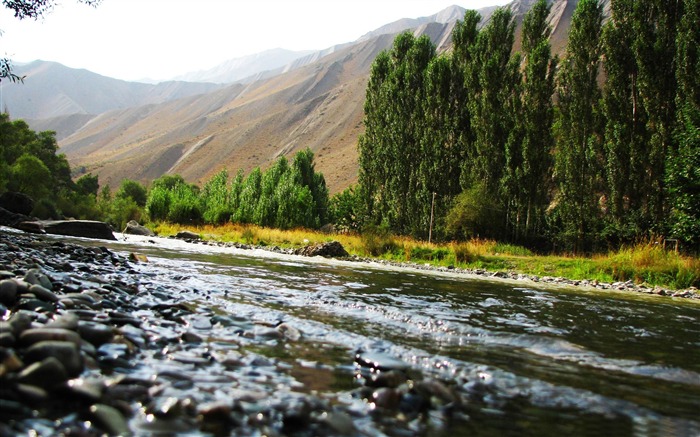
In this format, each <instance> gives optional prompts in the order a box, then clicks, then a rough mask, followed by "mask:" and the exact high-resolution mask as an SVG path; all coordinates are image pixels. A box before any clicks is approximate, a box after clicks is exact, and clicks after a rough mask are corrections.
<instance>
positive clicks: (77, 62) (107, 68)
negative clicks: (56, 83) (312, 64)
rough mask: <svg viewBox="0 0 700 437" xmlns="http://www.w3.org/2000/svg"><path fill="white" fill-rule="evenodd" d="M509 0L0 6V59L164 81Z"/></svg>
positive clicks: (125, 0)
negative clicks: (37, 15)
mask: <svg viewBox="0 0 700 437" xmlns="http://www.w3.org/2000/svg"><path fill="white" fill-rule="evenodd" d="M508 2H509V0H354V1H347V0H302V1H297V0H255V1H252V0H103V2H102V4H101V5H100V6H98V7H97V8H91V7H89V6H86V5H84V4H80V3H78V2H77V1H76V0H59V3H60V4H59V5H58V6H57V7H56V8H55V10H54V11H53V12H51V13H49V14H48V15H46V17H45V18H44V19H41V20H38V21H34V20H27V19H25V20H22V21H19V20H17V19H16V18H14V16H13V15H12V13H11V11H10V10H9V9H6V8H4V7H2V6H0V30H2V32H3V35H1V36H0V57H9V58H11V59H13V60H14V61H15V62H28V61H33V60H35V59H42V60H46V61H56V62H60V63H62V64H65V65H67V66H69V67H73V68H86V69H88V70H91V71H94V72H96V73H100V74H103V75H106V76H111V77H116V78H119V79H127V80H138V79H143V78H152V79H168V78H171V77H173V76H176V75H178V74H182V73H186V72H189V71H194V70H201V69H208V68H211V67H213V66H215V65H217V64H219V63H221V62H223V61H225V60H228V59H232V58H238V57H241V56H246V55H250V54H254V53H258V52H261V51H263V50H267V49H272V48H278V47H279V48H285V49H290V50H316V49H324V48H327V47H330V46H332V45H335V44H340V43H344V42H350V41H354V40H356V39H357V38H359V37H360V36H362V35H363V34H365V33H367V32H369V31H371V30H374V29H376V28H378V27H380V26H382V25H384V24H387V23H390V22H392V21H395V20H398V19H400V18H405V17H408V18H417V17H423V16H427V15H432V14H434V13H436V12H438V11H440V10H442V9H444V8H446V7H448V6H450V5H453V4H458V5H459V6H462V7H464V8H466V9H478V8H481V7H484V6H493V5H503V4H507V3H508Z"/></svg>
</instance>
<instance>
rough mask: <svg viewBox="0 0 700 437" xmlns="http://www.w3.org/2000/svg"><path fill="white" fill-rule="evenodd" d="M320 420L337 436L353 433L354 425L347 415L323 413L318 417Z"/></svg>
mask: <svg viewBox="0 0 700 437" xmlns="http://www.w3.org/2000/svg"><path fill="white" fill-rule="evenodd" d="M320 420H321V422H323V423H325V424H326V425H328V426H329V427H330V428H331V429H333V431H335V432H337V433H338V434H341V435H350V434H353V433H354V432H355V424H354V423H353V422H352V418H351V417H350V415H348V414H347V413H340V412H335V411H331V412H327V413H323V414H321V416H320Z"/></svg>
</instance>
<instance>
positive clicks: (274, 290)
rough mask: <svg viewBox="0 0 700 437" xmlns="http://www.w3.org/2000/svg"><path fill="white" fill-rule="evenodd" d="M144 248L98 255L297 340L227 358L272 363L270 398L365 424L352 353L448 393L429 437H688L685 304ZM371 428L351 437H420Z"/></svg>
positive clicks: (699, 344) (695, 337) (369, 408)
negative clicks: (275, 391) (315, 406)
mask: <svg viewBox="0 0 700 437" xmlns="http://www.w3.org/2000/svg"><path fill="white" fill-rule="evenodd" d="M148 240H149V239H146V238H139V237H132V236H129V237H128V238H127V239H126V241H120V242H118V243H110V244H111V247H112V248H113V249H114V250H116V251H119V252H136V253H139V254H144V255H146V256H147V257H148V258H149V262H148V263H147V264H140V265H139V266H138V270H139V271H140V272H141V273H143V275H144V278H147V280H148V281H149V282H150V283H157V284H159V287H162V289H163V290H164V292H173V293H174V292H179V291H178V290H183V289H184V290H197V291H199V292H200V293H201V294H199V295H196V296H201V297H193V298H191V300H190V301H189V302H188V304H190V305H192V306H194V307H197V308H199V309H200V311H201V312H203V313H207V312H209V314H217V315H224V316H233V317H241V318H242V320H243V319H245V320H252V321H254V322H255V323H266V324H268V325H269V326H274V325H275V324H279V323H280V322H284V323H286V324H288V325H291V326H293V327H295V328H296V329H298V330H299V331H300V332H301V334H302V337H301V339H299V340H298V341H295V342H279V341H270V342H266V343H263V344H260V343H257V344H255V345H250V346H249V347H248V349H246V345H245V344H242V345H241V349H240V350H239V351H238V352H240V353H242V354H246V353H250V354H255V355H256V356H263V357H266V358H267V359H269V360H272V362H273V363H275V366H274V369H273V370H272V374H273V375H276V376H273V377H272V378H273V379H275V378H276V381H277V384H278V388H279V390H287V391H291V392H299V393H313V394H315V395H318V396H321V397H325V398H328V399H333V400H334V401H333V402H339V403H347V404H353V405H354V406H353V407H352V408H355V409H356V410H358V411H364V412H365V413H367V414H372V412H373V410H374V409H375V406H374V405H372V404H371V403H370V402H369V401H367V400H363V399H358V398H357V396H353V395H352V393H353V391H357V389H358V387H359V386H360V383H359V382H358V381H360V380H361V379H362V372H361V371H360V370H358V369H359V365H358V363H357V362H356V356H357V355H358V354H360V355H362V354H364V355H365V356H366V357H379V358H377V360H379V361H387V362H390V364H387V366H388V367H393V365H392V364H391V362H395V363H397V364H396V366H397V367H401V368H403V367H404V366H405V367H406V369H405V371H406V372H408V374H409V375H411V374H415V375H420V378H434V379H436V380H439V381H443V383H444V384H445V385H446V386H449V387H450V389H451V390H452V391H453V392H455V393H458V394H459V396H460V397H461V399H462V401H461V402H462V403H463V404H464V408H463V409H462V410H463V411H462V413H460V414H459V415H456V416H454V417H450V419H449V420H447V419H445V417H446V416H444V415H442V416H440V415H436V414H433V415H432V416H430V417H428V418H427V419H424V420H427V421H428V422H430V423H429V426H428V428H420V430H421V432H423V433H425V434H428V435H476V436H501V435H531V436H546V435H551V436H560V435H564V434H566V435H568V436H578V435H586V436H588V435H622V436H625V435H627V436H666V435H678V436H697V435H700V417H699V414H700V324H699V323H698V322H699V321H700V305H699V304H698V302H697V301H695V302H691V301H685V300H680V299H672V298H660V297H656V296H646V295H640V294H633V293H610V292H594V291H588V290H584V289H576V288H559V289H556V288H544V287H542V286H540V285H535V284H533V283H526V282H506V281H498V282H497V281H490V280H486V279H477V278H465V277H459V276H456V275H449V274H447V273H438V272H433V273H430V272H421V271H417V270H412V269H391V268H387V267H385V266H381V267H380V266H375V265H372V264H362V263H353V262H341V261H332V260H318V259H314V260H309V259H305V258H301V257H294V256H284V255H276V254H271V253H268V252H263V251H242V250H237V249H233V248H221V247H213V246H207V245H200V244H189V243H185V242H180V241H176V240H166V239H150V240H151V241H155V244H154V243H152V242H150V243H149V242H148ZM100 244H103V243H102V242H100ZM173 290H174V291H173ZM221 341H222V342H225V339H222V340H221ZM392 360H393V361H392ZM258 376H259V375H258ZM282 376H283V377H282ZM280 381H282V382H280ZM254 382H255V381H252V382H251V383H254ZM282 386H284V387H282ZM383 415H384V416H392V417H393V419H392V420H393V421H384V422H382V420H380V419H376V416H375V419H373V420H374V421H373V422H371V423H370V424H365V425H358V429H359V430H360V431H362V430H365V431H363V432H365V434H368V435H369V434H375V433H384V434H386V435H407V434H411V430H412V429H413V430H417V429H418V428H412V425H411V424H408V425H406V426H405V427H403V428H402V427H401V426H397V427H393V425H392V423H393V424H396V423H399V422H400V421H401V414H400V413H396V412H393V411H385V412H384V413H383ZM426 429H427V431H426ZM416 432H418V431H416Z"/></svg>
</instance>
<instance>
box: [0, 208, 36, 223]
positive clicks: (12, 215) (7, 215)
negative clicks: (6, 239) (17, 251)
mask: <svg viewBox="0 0 700 437" xmlns="http://www.w3.org/2000/svg"><path fill="white" fill-rule="evenodd" d="M30 220H32V219H31V217H28V216H26V215H24V214H17V213H16V212H12V211H10V210H7V209H5V208H3V207H0V226H10V227H13V228H14V227H17V225H18V224H19V223H22V222H28V221H30Z"/></svg>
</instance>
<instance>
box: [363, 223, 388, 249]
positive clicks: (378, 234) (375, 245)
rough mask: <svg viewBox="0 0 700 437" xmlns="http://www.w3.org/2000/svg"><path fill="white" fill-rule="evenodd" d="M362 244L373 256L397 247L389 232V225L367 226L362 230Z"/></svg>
mask: <svg viewBox="0 0 700 437" xmlns="http://www.w3.org/2000/svg"><path fill="white" fill-rule="evenodd" d="M362 245H363V246H364V249H365V251H366V252H367V253H368V254H370V255H372V256H379V255H383V254H385V253H387V252H390V251H392V250H393V249H395V248H396V242H395V241H394V239H393V238H392V236H391V233H390V232H389V228H388V226H374V225H370V226H367V227H365V229H364V230H363V231H362Z"/></svg>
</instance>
